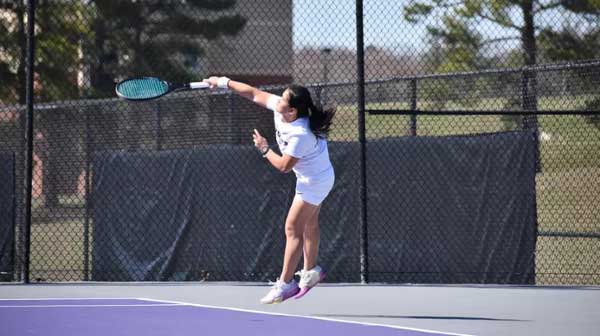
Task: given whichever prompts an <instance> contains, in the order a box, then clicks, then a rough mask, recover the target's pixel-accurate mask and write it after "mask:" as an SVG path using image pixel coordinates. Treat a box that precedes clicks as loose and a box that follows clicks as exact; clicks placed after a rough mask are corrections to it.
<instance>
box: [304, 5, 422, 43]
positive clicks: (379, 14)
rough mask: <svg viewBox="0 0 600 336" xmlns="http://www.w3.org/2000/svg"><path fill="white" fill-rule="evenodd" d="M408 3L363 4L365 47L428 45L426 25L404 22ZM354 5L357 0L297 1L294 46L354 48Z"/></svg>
mask: <svg viewBox="0 0 600 336" xmlns="http://www.w3.org/2000/svg"><path fill="white" fill-rule="evenodd" d="M405 3H406V1H402V0H401V1H394V0H377V1H373V0H370V1H369V0H367V1H364V19H363V20H364V34H365V45H369V44H377V45H378V46H382V47H387V48H391V49H396V50H397V51H401V50H400V49H402V48H421V49H422V48H424V47H425V46H426V41H425V40H424V39H425V28H424V26H423V25H412V24H409V23H407V22H405V21H404V18H403V7H404V4H405ZM355 6H356V4H355V1H354V0H294V45H295V46H296V47H305V46H316V47H323V46H330V47H345V48H351V49H355V48H356V28H355V26H356V16H355V8H356V7H355ZM381 36H384V37H385V39H382V38H380V37H381Z"/></svg>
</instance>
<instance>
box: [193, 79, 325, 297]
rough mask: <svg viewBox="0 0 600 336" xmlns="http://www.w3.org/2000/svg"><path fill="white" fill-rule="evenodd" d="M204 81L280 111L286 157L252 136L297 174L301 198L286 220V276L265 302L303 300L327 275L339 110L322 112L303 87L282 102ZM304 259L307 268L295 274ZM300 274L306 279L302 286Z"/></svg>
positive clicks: (231, 84) (278, 164) (239, 86)
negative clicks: (325, 220)
mask: <svg viewBox="0 0 600 336" xmlns="http://www.w3.org/2000/svg"><path fill="white" fill-rule="evenodd" d="M204 81H205V82H207V83H208V84H209V85H210V87H211V88H213V89H214V88H227V89H230V90H232V91H233V92H235V93H237V94H239V95H241V96H242V97H244V98H247V99H249V100H252V101H253V102H254V103H256V104H258V105H260V106H263V107H266V108H267V109H269V110H271V111H273V112H274V119H275V129H276V131H277V133H276V138H277V144H278V146H279V150H280V152H281V153H282V155H278V154H277V153H275V152H274V151H273V150H271V148H270V147H269V144H268V142H267V140H266V139H265V138H264V137H263V136H262V135H261V134H260V133H259V132H258V131H257V130H256V129H255V130H254V134H253V135H252V136H253V139H254V145H255V146H256V148H258V149H259V151H260V153H261V154H262V156H263V157H264V158H265V159H266V160H267V161H269V163H270V164H271V165H272V166H273V167H275V168H277V169H278V170H279V171H281V172H283V173H288V172H290V171H292V170H293V171H294V173H295V174H296V195H295V196H294V200H293V202H292V206H291V207H290V209H289V212H288V215H287V218H286V221H285V236H286V244H285V254H284V258H283V268H282V270H281V275H280V276H279V278H278V279H277V281H276V282H275V284H274V285H273V287H272V288H271V290H270V291H269V293H268V294H267V295H266V296H265V297H263V298H262V299H261V303H267V304H268V303H279V302H282V301H284V300H286V299H288V298H290V297H295V298H300V297H302V296H303V295H304V294H306V293H307V292H308V291H309V290H310V289H311V288H313V287H314V286H316V285H317V284H318V283H319V282H320V281H321V280H322V279H323V277H324V275H325V274H324V272H323V270H322V269H321V267H320V266H318V265H317V256H318V253H319V237H320V231H319V210H320V209H321V203H322V202H323V200H324V199H325V197H327V195H328V194H329V192H330V191H331V188H332V187H333V182H334V179H335V175H334V172H333V166H332V165H331V162H330V161H329V152H328V150H327V141H326V136H327V133H328V132H329V127H330V126H331V120H332V118H333V115H334V114H335V110H333V109H332V110H322V109H320V108H318V107H316V106H315V105H314V103H313V101H312V99H311V96H310V92H309V91H308V90H307V89H306V88H304V87H301V86H295V85H292V86H290V87H288V88H287V89H286V90H285V91H284V92H283V95H282V96H281V97H280V96H277V95H273V94H271V93H268V92H265V91H262V90H259V89H257V88H255V87H252V86H250V85H248V84H244V83H241V82H237V81H233V80H230V79H229V78H227V77H210V78H208V79H205V80H204ZM302 256H303V257H304V267H303V269H302V270H301V271H300V272H297V273H294V271H295V269H296V267H297V266H298V264H299V262H300V258H301V257H302ZM294 274H298V275H300V281H299V282H298V283H296V281H295V280H294Z"/></svg>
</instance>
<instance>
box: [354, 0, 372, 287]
mask: <svg viewBox="0 0 600 336" xmlns="http://www.w3.org/2000/svg"><path fill="white" fill-rule="evenodd" d="M364 57H365V53H364V35H363V2H362V0H356V68H357V69H356V70H357V71H356V72H357V88H356V91H357V99H358V101H357V104H358V140H359V142H360V159H359V162H358V164H359V169H360V185H359V188H358V189H359V193H360V195H359V197H360V207H359V213H360V218H359V223H360V230H361V235H360V247H361V249H360V281H361V282H362V283H368V282H369V253H368V252H369V243H368V239H367V238H368V230H367V228H368V226H367V169H366V137H365V58H364Z"/></svg>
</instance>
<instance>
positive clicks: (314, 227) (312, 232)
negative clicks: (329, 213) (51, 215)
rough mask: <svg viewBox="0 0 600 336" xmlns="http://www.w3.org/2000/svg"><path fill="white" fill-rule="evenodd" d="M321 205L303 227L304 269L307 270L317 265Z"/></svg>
mask: <svg viewBox="0 0 600 336" xmlns="http://www.w3.org/2000/svg"><path fill="white" fill-rule="evenodd" d="M320 210H321V206H320V205H319V207H318V208H317V211H315V213H314V214H313V216H312V217H311V218H310V219H309V221H308V223H306V227H305V228H304V270H305V271H308V270H311V269H313V268H314V267H315V266H316V265H317V257H318V256H319V241H320V238H321V230H320V228H319V212H320Z"/></svg>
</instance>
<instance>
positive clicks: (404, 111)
mask: <svg viewBox="0 0 600 336" xmlns="http://www.w3.org/2000/svg"><path fill="white" fill-rule="evenodd" d="M365 112H367V113H369V114H372V115H437V116H442V115H446V116H452V115H467V116H474V115H513V116H514V115H600V111H591V110H586V111H582V110H538V111H523V110H418V109H416V110H407V109H381V110H378V109H366V110H365Z"/></svg>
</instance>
